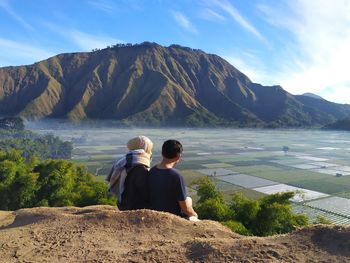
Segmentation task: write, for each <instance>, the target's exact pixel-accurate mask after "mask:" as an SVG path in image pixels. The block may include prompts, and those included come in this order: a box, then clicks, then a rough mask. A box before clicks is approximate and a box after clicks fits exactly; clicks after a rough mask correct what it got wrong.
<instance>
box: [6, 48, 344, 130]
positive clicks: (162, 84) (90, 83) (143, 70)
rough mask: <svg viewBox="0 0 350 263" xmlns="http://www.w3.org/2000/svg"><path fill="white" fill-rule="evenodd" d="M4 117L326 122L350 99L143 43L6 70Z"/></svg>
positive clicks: (198, 122) (197, 123)
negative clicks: (294, 90) (266, 80)
mask: <svg viewBox="0 0 350 263" xmlns="http://www.w3.org/2000/svg"><path fill="white" fill-rule="evenodd" d="M0 115H2V116H21V117H23V118H25V119H30V120H31V119H43V118H60V119H68V120H73V121H79V120H85V119H98V120H101V119H104V120H115V121H119V122H122V123H129V124H130V123H131V124H139V125H145V124H146V125H147V124H149V125H191V126H203V125H236V126H237V125H239V126H269V127H280V126H311V125H324V124H327V123H331V122H334V121H336V120H338V119H342V118H346V117H347V116H350V105H340V104H336V103H331V102H328V101H324V100H318V99H314V98H310V97H307V96H293V95H291V94H289V93H288V92H287V91H285V90H283V89H282V88H281V87H280V86H262V85H260V84H256V83H253V82H251V81H250V80H249V78H248V77H247V76H245V75H244V74H243V73H241V72H240V71H238V70H237V69H236V68H235V67H233V66H232V65H230V64H229V63H228V62H227V61H225V60H224V59H222V58H221V57H219V56H217V55H211V54H206V53H204V52H203V51H201V50H194V49H191V48H187V47H181V46H178V45H172V46H169V47H163V46H160V45H158V44H155V43H150V42H144V43H142V44H137V45H115V46H112V47H108V48H105V49H102V50H95V51H93V52H82V53H70V54H60V55H57V56H54V57H51V58H49V59H47V60H44V61H41V62H38V63H35V64H33V65H28V66H18V67H4V68H0Z"/></svg>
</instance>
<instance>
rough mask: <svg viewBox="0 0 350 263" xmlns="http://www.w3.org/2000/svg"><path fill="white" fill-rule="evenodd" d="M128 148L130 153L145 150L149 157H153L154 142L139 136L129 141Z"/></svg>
mask: <svg viewBox="0 0 350 263" xmlns="http://www.w3.org/2000/svg"><path fill="white" fill-rule="evenodd" d="M127 147H128V149H129V150H130V151H132V150H138V149H143V150H145V152H146V153H148V154H149V155H152V149H153V142H152V141H151V140H150V139H149V138H148V137H146V136H138V137H135V138H132V139H131V140H129V141H128V143H127Z"/></svg>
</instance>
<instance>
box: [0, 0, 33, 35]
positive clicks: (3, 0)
mask: <svg viewBox="0 0 350 263" xmlns="http://www.w3.org/2000/svg"><path fill="white" fill-rule="evenodd" d="M0 7H1V8H3V9H4V10H5V11H6V12H7V13H8V14H9V15H10V16H12V17H13V18H14V19H15V20H17V21H18V22H19V23H20V24H21V25H22V26H24V27H25V28H27V29H30V30H33V27H32V26H31V25H30V24H29V23H27V22H26V21H25V20H24V19H23V18H22V17H21V16H20V15H18V14H17V13H16V12H15V10H13V8H12V6H11V5H10V4H9V3H8V1H7V0H0Z"/></svg>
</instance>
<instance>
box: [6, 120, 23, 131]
mask: <svg viewBox="0 0 350 263" xmlns="http://www.w3.org/2000/svg"><path fill="white" fill-rule="evenodd" d="M0 129H7V130H9V129H11V130H24V123H23V120H22V119H21V118H19V117H8V118H2V119H0Z"/></svg>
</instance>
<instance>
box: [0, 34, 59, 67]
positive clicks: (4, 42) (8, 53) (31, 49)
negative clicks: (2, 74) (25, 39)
mask: <svg viewBox="0 0 350 263" xmlns="http://www.w3.org/2000/svg"><path fill="white" fill-rule="evenodd" d="M0 50H1V53H0V61H1V62H0V66H17V65H23V64H24V63H25V64H31V63H34V62H37V61H40V60H43V59H46V58H48V57H51V56H53V55H54V54H53V53H51V52H50V51H48V50H46V49H44V48H41V47H36V46H31V45H26V44H22V43H18V42H16V41H13V40H8V39H4V38H0ZM19 61H20V62H19Z"/></svg>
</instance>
